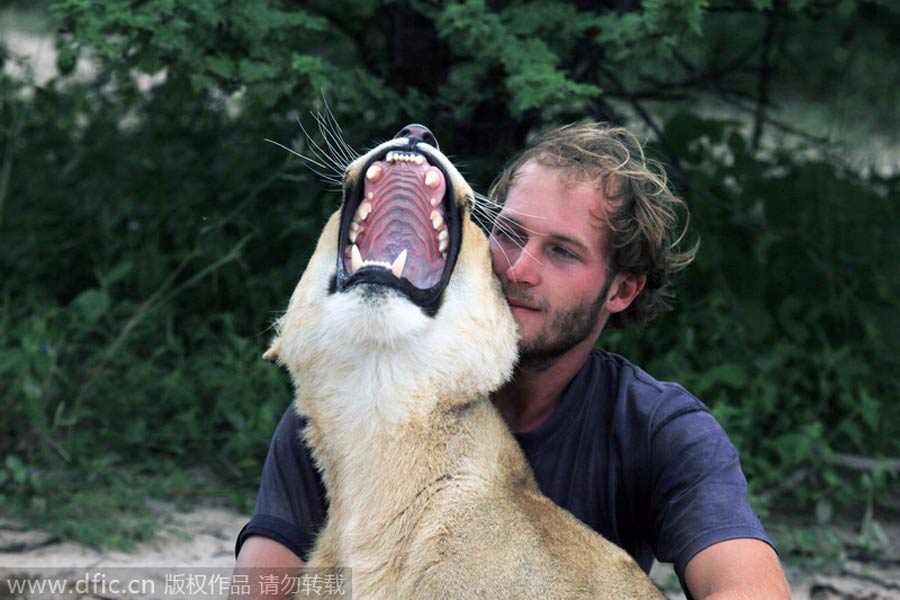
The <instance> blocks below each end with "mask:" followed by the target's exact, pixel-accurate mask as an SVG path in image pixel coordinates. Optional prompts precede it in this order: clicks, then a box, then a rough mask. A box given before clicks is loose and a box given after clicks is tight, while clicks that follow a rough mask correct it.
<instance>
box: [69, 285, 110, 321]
mask: <svg viewBox="0 0 900 600" xmlns="http://www.w3.org/2000/svg"><path fill="white" fill-rule="evenodd" d="M72 303H73V304H74V305H75V307H76V308H77V309H78V310H79V311H81V314H82V316H83V317H84V318H85V319H86V320H87V321H88V322H89V323H96V322H97V321H99V320H100V319H101V318H102V317H103V315H105V314H106V312H107V311H108V310H109V307H110V306H111V305H112V298H110V295H109V294H108V293H107V292H105V291H103V290H98V289H89V290H85V291H83V292H81V293H80V294H79V295H78V296H77V297H76V298H75V300H73V302H72Z"/></svg>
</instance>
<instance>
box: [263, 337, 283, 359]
mask: <svg viewBox="0 0 900 600" xmlns="http://www.w3.org/2000/svg"><path fill="white" fill-rule="evenodd" d="M280 351H281V338H280V337H277V338H275V339H274V340H272V345H271V346H269V349H268V350H266V351H265V352H263V355H262V357H263V360H267V361H269V362H272V363H273V362H277V361H278V352H280Z"/></svg>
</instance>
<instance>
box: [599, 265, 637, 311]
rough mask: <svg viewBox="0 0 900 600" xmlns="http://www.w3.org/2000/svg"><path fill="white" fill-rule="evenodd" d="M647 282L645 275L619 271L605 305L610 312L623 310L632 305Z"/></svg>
mask: <svg viewBox="0 0 900 600" xmlns="http://www.w3.org/2000/svg"><path fill="white" fill-rule="evenodd" d="M646 283H647V277H646V276H644V275H635V274H634V273H618V274H617V275H616V276H615V278H614V279H613V283H612V285H611V286H610V287H609V293H608V294H607V295H606V304H605V305H604V307H605V308H606V310H607V311H609V312H610V313H617V312H622V311H623V310H625V309H626V308H628V307H629V306H631V303H632V302H634V299H635V298H637V297H638V295H639V294H640V293H641V291H642V290H643V289H644V284H646Z"/></svg>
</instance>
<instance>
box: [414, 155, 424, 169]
mask: <svg viewBox="0 0 900 600" xmlns="http://www.w3.org/2000/svg"><path fill="white" fill-rule="evenodd" d="M413 162H414V163H416V164H417V165H419V166H422V165H424V164H425V157H424V156H422V155H421V154H417V155H416V158H415V160H414V161H413Z"/></svg>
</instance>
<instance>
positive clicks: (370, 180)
mask: <svg viewBox="0 0 900 600" xmlns="http://www.w3.org/2000/svg"><path fill="white" fill-rule="evenodd" d="M445 190H446V183H445V181H444V176H443V174H442V173H441V171H440V170H439V169H435V168H434V167H432V166H430V165H429V164H428V163H427V162H424V161H422V164H415V162H413V161H402V162H401V161H393V162H385V161H377V162H375V163H373V164H372V166H370V167H369V169H368V171H367V173H366V181H365V189H364V193H365V198H364V200H363V203H366V202H368V203H369V204H370V205H371V210H370V211H369V212H368V214H367V215H366V217H365V219H364V220H362V221H358V223H359V235H358V236H357V240H356V245H357V246H358V247H359V251H360V255H361V257H362V259H363V261H380V262H384V263H389V264H392V263H393V262H394V260H395V259H396V258H397V257H398V256H399V255H400V253H401V252H403V250H406V251H407V257H406V263H405V265H404V268H403V274H402V276H403V277H404V278H405V279H407V280H408V281H409V282H410V283H411V284H413V285H414V286H416V287H417V288H419V289H427V288H430V287H432V286H434V285H435V284H437V282H438V281H439V280H440V278H441V274H442V273H443V270H444V263H445V260H444V258H443V256H442V255H441V251H440V241H439V239H438V235H439V234H440V232H441V231H442V230H445V229H446V225H444V224H441V223H442V222H443V219H444V211H443V207H442V206H441V200H442V198H443V196H444V191H445ZM434 211H437V212H438V214H439V215H440V219H439V226H438V227H437V228H435V227H434V221H433V220H432V214H433V213H434ZM357 215H359V213H357Z"/></svg>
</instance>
